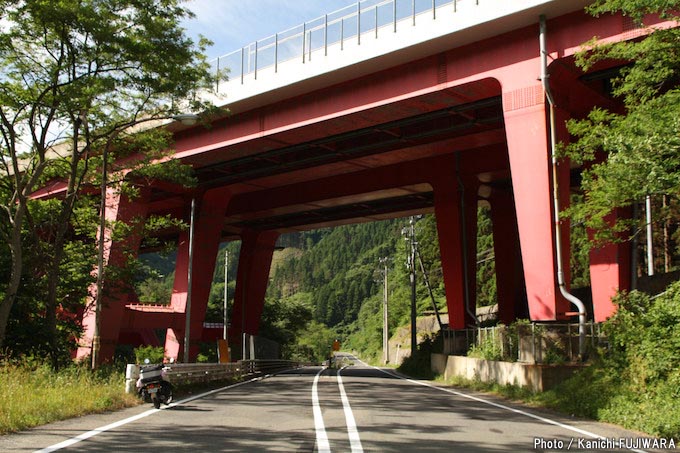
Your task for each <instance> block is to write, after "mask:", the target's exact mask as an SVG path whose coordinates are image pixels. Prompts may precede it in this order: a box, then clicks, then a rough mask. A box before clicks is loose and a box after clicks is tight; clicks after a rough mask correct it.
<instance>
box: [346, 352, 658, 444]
mask: <svg viewBox="0 0 680 453" xmlns="http://www.w3.org/2000/svg"><path fill="white" fill-rule="evenodd" d="M353 357H354V356H353ZM354 358H355V359H356V360H357V361H358V362H361V363H362V364H364V365H367V364H365V363H364V362H362V361H361V360H359V359H358V358H356V357H354ZM367 366H369V367H371V368H375V369H376V370H378V371H382V372H383V373H385V374H386V375H388V376H392V377H396V378H399V379H403V380H405V381H408V382H411V383H413V384H419V385H422V386H425V387H431V388H433V389H437V390H440V391H442V392H446V393H451V394H452V395H456V396H460V397H463V398H467V399H470V400H473V401H477V402H479V403H483V404H488V405H489V406H493V407H496V408H498V409H503V410H506V411H509V412H514V413H516V414H520V415H524V416H525V417H529V418H533V419H535V420H538V421H541V422H543V423H546V424H549V425H553V426H559V427H560V428H563V429H566V430H569V431H574V432H576V433H579V434H583V435H584V436H588V437H592V438H593V439H604V440H606V439H607V438H606V437H604V436H600V435H599V434H595V433H592V432H590V431H586V430H585V429H581V428H577V427H575V426H571V425H567V424H564V423H561V422H558V421H555V420H551V419H549V418H545V417H541V416H540V415H536V414H532V413H531V412H526V411H523V410H521V409H515V408H513V407H510V406H506V405H504V404H499V403H494V402H493V401H487V400H485V399H482V398H478V397H476V396H473V395H467V394H465V393H461V392H457V391H455V390H451V389H447V388H443V387H438V386H436V385H432V384H430V383H428V382H421V381H416V380H414V379H409V378H405V377H403V376H399V375H398V374H397V373H394V372H389V371H385V370H383V369H381V368H378V367H374V366H372V365H367ZM630 451H633V452H635V453H647V452H646V451H645V450H635V449H631V450H630Z"/></svg>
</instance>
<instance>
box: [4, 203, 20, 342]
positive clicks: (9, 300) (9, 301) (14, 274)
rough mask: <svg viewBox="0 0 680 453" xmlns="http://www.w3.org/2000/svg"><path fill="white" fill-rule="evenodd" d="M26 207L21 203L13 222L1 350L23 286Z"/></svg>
mask: <svg viewBox="0 0 680 453" xmlns="http://www.w3.org/2000/svg"><path fill="white" fill-rule="evenodd" d="M25 209H26V206H25V205H23V204H22V203H21V202H19V206H17V211H16V213H15V215H14V219H13V220H14V221H13V222H12V232H11V233H10V240H9V244H8V245H9V249H10V252H11V253H12V269H11V270H10V277H9V283H8V284H7V290H6V291H5V297H4V298H3V300H2V301H1V302H0V350H1V349H2V347H3V345H4V344H5V335H6V334H7V323H8V322H9V314H10V312H11V311H12V306H13V305H14V301H15V300H16V298H17V293H18V292H19V286H20V285H21V272H22V270H23V264H24V261H23V250H22V242H21V225H22V224H23V218H24V211H25Z"/></svg>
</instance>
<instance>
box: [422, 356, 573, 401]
mask: <svg viewBox="0 0 680 453" xmlns="http://www.w3.org/2000/svg"><path fill="white" fill-rule="evenodd" d="M431 363H432V365H431V366H432V371H434V372H435V373H438V374H442V375H443V376H444V379H448V378H450V377H453V376H460V377H463V378H466V379H479V380H481V381H482V382H495V383H498V384H501V385H507V384H511V385H517V386H520V387H526V388H529V389H531V390H532V391H534V392H542V391H545V390H549V389H551V388H553V387H554V386H555V385H557V384H559V383H560V382H562V381H563V380H565V379H567V378H568V377H570V376H571V375H572V374H573V373H574V372H575V371H577V370H579V369H580V368H582V366H581V365H536V364H528V363H520V362H497V361H494V360H484V359H477V358H474V357H464V356H456V355H445V354H432V356H431Z"/></svg>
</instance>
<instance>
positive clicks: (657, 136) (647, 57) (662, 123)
mask: <svg viewBox="0 0 680 453" xmlns="http://www.w3.org/2000/svg"><path fill="white" fill-rule="evenodd" d="M587 10H588V11H589V12H590V13H591V14H593V15H595V16H598V15H603V14H609V13H622V14H624V15H625V16H629V17H631V18H632V20H634V21H635V22H637V23H638V24H640V25H644V23H643V22H644V18H645V15H647V14H658V15H660V16H661V17H662V18H665V19H669V20H678V19H679V18H680V16H678V13H677V12H678V11H680V1H678V0H670V1H668V0H598V1H595V2H594V3H593V4H591V5H590V6H589V7H588V8H587ZM649 31H650V33H649V34H648V35H647V36H646V37H645V38H644V39H641V40H634V41H625V42H620V43H612V44H603V45H596V44H595V41H593V42H591V43H588V46H587V47H588V50H586V51H583V52H581V53H580V54H579V55H578V59H577V62H578V64H579V65H580V66H581V67H583V68H584V69H586V70H587V69H590V68H592V67H593V65H594V64H596V63H598V62H601V61H604V60H613V61H625V62H628V64H626V65H625V66H623V67H621V68H620V72H619V74H618V75H617V76H616V77H614V79H613V80H612V85H613V95H614V96H615V97H617V98H618V99H620V100H621V102H622V103H623V106H624V107H625V108H624V113H619V112H611V111H607V110H604V109H601V108H596V109H594V110H593V111H592V112H591V113H590V114H589V116H588V117H587V118H586V119H583V120H578V121H576V120H574V121H570V122H569V123H568V127H569V131H570V132H571V133H572V134H573V135H574V136H576V137H577V139H578V140H577V141H576V142H575V143H573V144H571V145H570V146H568V147H567V154H568V156H569V157H571V158H572V159H573V160H574V161H576V162H577V163H579V164H587V165H586V169H585V170H584V171H583V182H582V189H583V192H584V197H583V201H582V202H581V203H578V204H575V205H574V206H573V207H572V208H571V209H569V210H568V213H569V215H571V217H572V218H573V219H574V220H576V221H577V222H579V223H583V224H584V225H585V226H587V227H589V228H593V229H595V230H597V231H599V235H598V237H599V238H604V239H615V238H617V237H619V238H620V237H623V238H624V239H627V238H629V237H630V236H631V235H634V234H636V233H637V232H638V231H639V229H640V228H641V227H642V222H641V221H638V223H635V221H634V219H633V220H628V219H626V218H625V217H624V216H621V217H619V218H618V219H617V221H616V222H614V223H610V222H609V221H608V217H607V216H608V215H609V214H610V213H612V211H613V210H616V209H617V208H628V207H630V206H634V205H635V204H637V203H639V202H641V201H642V200H644V199H645V197H647V196H651V197H655V198H660V197H662V196H665V197H667V199H668V200H670V204H671V205H673V204H676V203H677V196H678V194H679V193H680V171H679V170H678V169H680V120H678V118H680V90H679V89H678V83H677V82H678V80H680V30H678V28H659V29H655V30H653V31H652V30H651V29H650V30H649ZM675 216H676V214H674V211H673V210H671V209H658V210H655V219H654V221H655V222H660V221H664V220H668V219H669V217H670V218H673V217H675ZM676 220H677V219H676Z"/></svg>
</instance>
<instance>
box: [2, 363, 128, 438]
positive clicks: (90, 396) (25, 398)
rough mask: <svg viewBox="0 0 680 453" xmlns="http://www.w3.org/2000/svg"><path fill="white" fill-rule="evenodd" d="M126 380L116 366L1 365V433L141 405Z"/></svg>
mask: <svg viewBox="0 0 680 453" xmlns="http://www.w3.org/2000/svg"><path fill="white" fill-rule="evenodd" d="M124 379H125V376H124V373H123V372H122V371H117V370H114V369H104V370H101V371H97V372H92V371H90V370H89V369H87V368H85V367H82V366H76V365H73V366H71V367H69V368H65V369H62V370H60V371H53V370H52V369H51V368H50V367H49V366H47V365H27V364H25V365H16V364H0V434H6V433H9V432H14V431H20V430H23V429H27V428H30V427H33V426H38V425H43V424H46V423H50V422H53V421H56V420H63V419H66V418H70V417H77V416H80V415H85V414H91V413H96V412H105V411H108V410H115V409H121V408H123V407H129V406H134V405H136V404H139V400H138V398H136V397H135V396H134V395H129V394H126V393H125V390H124V387H125V386H124Z"/></svg>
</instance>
